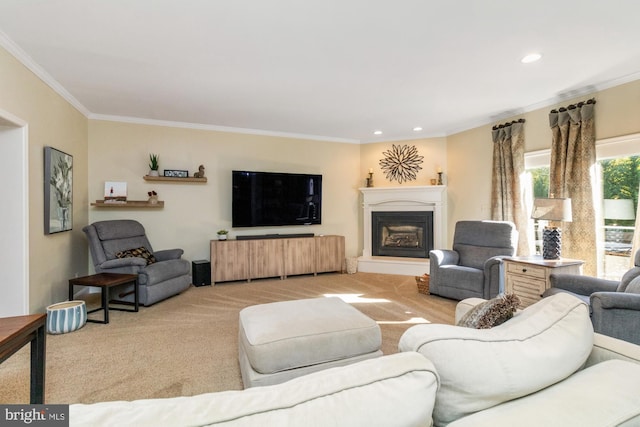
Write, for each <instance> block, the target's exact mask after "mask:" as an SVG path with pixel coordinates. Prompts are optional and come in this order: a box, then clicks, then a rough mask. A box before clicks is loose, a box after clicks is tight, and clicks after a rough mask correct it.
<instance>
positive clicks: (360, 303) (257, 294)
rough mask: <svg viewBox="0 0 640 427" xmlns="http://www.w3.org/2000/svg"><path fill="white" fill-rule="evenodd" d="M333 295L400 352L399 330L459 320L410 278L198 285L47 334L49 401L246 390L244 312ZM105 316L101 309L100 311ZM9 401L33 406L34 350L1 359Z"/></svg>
mask: <svg viewBox="0 0 640 427" xmlns="http://www.w3.org/2000/svg"><path fill="white" fill-rule="evenodd" d="M334 294H335V295H339V296H341V297H343V298H344V299H345V300H346V301H347V302H350V303H351V304H353V306H354V307H356V308H358V309H359V310H360V311H362V312H363V313H365V314H366V315H368V316H369V317H371V318H373V319H375V320H376V321H377V322H379V324H380V327H381V330H382V351H383V352H384V353H385V354H391V353H395V352H397V344H398V340H399V338H400V336H401V335H402V333H403V332H404V331H405V330H406V329H407V328H409V327H410V326H411V325H412V324H415V323H420V322H432V323H452V322H453V313H454V309H455V301H451V300H447V299H444V298H439V297H435V296H430V295H423V294H420V293H418V291H417V287H416V283H415V280H414V278H413V277H408V276H395V275H382V274H371V273H356V274H352V275H347V274H322V275H318V276H317V277H314V276H298V277H289V278H288V279H286V280H278V279H270V280H256V281H252V282H251V283H246V282H233V283H228V284H221V285H216V286H205V287H191V288H190V289H188V290H187V291H185V292H184V293H182V294H180V295H178V296H175V297H173V298H170V299H168V300H165V301H163V302H160V303H157V304H156V305H153V306H151V307H142V308H141V309H140V312H138V313H127V312H120V311H110V318H111V319H110V323H109V324H108V325H103V324H97V323H87V324H86V326H85V327H83V328H82V329H80V330H78V331H75V332H72V333H69V334H64V335H48V336H47V365H46V391H45V401H46V403H93V402H99V401H108V400H134V399H146V398H156V397H173V396H188V395H194V394H199V393H206V392H212V391H221V390H232V389H242V381H241V379H240V369H239V367H238V361H237V342H238V338H237V334H238V312H239V310H240V309H242V308H244V307H247V306H250V305H254V304H260V303H266V302H274V301H283V300H293V299H302V298H314V297H322V296H325V295H334ZM90 302H92V303H93V299H92V300H90ZM96 315H99V316H101V315H102V313H101V312H99V313H94V314H92V315H91V316H92V317H93V316H96ZM0 402H2V403H28V402H29V346H26V347H25V348H23V349H22V350H20V351H19V352H18V353H16V354H15V355H14V356H12V357H11V358H9V359H8V360H7V361H5V362H4V363H3V364H1V365H0Z"/></svg>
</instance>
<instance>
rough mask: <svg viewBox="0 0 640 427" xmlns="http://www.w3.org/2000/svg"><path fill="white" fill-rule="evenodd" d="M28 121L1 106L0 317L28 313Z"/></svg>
mask: <svg viewBox="0 0 640 427" xmlns="http://www.w3.org/2000/svg"><path fill="white" fill-rule="evenodd" d="M27 148H28V140H27V125H26V123H25V122H23V121H22V120H20V119H18V118H17V117H15V116H13V115H11V114H10V113H8V112H5V111H2V110H0V170H2V171H3V175H4V177H5V181H4V182H5V184H4V185H1V186H0V198H1V200H4V201H5V202H4V203H2V206H3V207H2V214H1V215H0V235H2V236H3V239H2V241H0V260H2V262H1V263H0V264H1V265H2V268H0V283H1V285H0V289H1V291H0V295H1V297H0V317H8V316H21V315H25V314H29V240H28V238H29V190H28V189H29V174H28V169H29V163H28V159H29V157H28V150H27Z"/></svg>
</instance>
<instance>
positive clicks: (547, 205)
mask: <svg viewBox="0 0 640 427" xmlns="http://www.w3.org/2000/svg"><path fill="white" fill-rule="evenodd" d="M531 218H533V219H543V220H547V221H565V222H571V199H564V198H557V199H553V198H549V199H545V198H539V199H535V200H534V201H533V212H532V213H531Z"/></svg>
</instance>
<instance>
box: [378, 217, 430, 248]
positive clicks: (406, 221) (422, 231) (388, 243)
mask: <svg viewBox="0 0 640 427" xmlns="http://www.w3.org/2000/svg"><path fill="white" fill-rule="evenodd" d="M371 215H372V218H371V227H372V228H371V233H372V234H371V252H372V253H371V255H373V256H393V257H408V258H427V257H428V256H429V251H430V250H431V249H433V212H432V211H424V212H420V211H417V212H393V211H392V212H372V213H371Z"/></svg>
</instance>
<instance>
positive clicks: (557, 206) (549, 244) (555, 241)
mask: <svg viewBox="0 0 640 427" xmlns="http://www.w3.org/2000/svg"><path fill="white" fill-rule="evenodd" d="M531 218H533V219H538V220H546V221H565V222H571V199H564V198H557V199H556V198H548V199H545V198H539V199H534V201H533V212H532V213H531ZM561 246H562V230H561V229H560V227H556V226H551V225H547V226H546V227H544V231H543V232H542V258H543V259H560V250H561Z"/></svg>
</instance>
